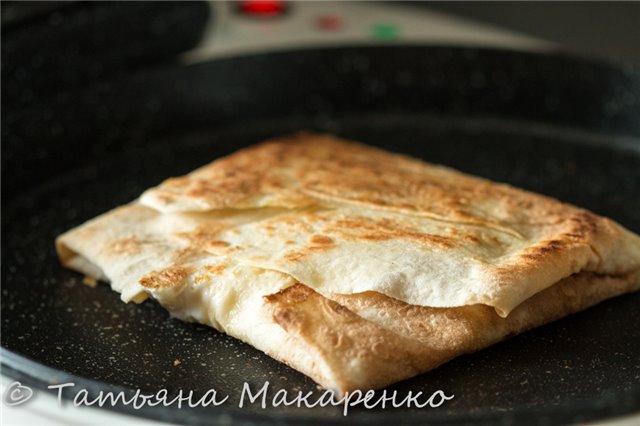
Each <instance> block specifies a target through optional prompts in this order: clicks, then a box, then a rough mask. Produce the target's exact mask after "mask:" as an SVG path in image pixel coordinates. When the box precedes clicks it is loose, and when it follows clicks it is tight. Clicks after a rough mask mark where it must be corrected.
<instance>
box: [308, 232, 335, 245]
mask: <svg viewBox="0 0 640 426" xmlns="http://www.w3.org/2000/svg"><path fill="white" fill-rule="evenodd" d="M309 242H310V243H311V244H314V245H320V246H328V245H332V244H333V240H332V239H331V238H329V237H327V236H326V235H312V236H311V237H310V238H309Z"/></svg>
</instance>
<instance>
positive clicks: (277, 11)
mask: <svg viewBox="0 0 640 426" xmlns="http://www.w3.org/2000/svg"><path fill="white" fill-rule="evenodd" d="M239 8H240V11H241V12H242V13H243V14H245V15H255V16H274V15H281V14H283V13H284V12H285V10H286V9H287V7H286V4H285V2H284V1H277V0H244V1H240V2H239Z"/></svg>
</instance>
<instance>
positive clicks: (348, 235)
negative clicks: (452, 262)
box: [327, 217, 458, 248]
mask: <svg viewBox="0 0 640 426" xmlns="http://www.w3.org/2000/svg"><path fill="white" fill-rule="evenodd" d="M327 231H332V233H333V234H337V235H339V236H340V237H341V238H343V239H345V240H359V239H363V240H369V241H384V240H391V239H408V240H413V241H415V242H418V243H420V244H424V245H429V246H437V247H440V248H454V247H456V246H457V245H458V242H457V241H456V238H452V237H448V236H444V235H435V234H426V233H423V232H419V231H416V230H414V229H413V227H412V226H411V225H410V224H408V223H403V222H400V221H397V220H393V219H386V218H384V219H371V218H366V217H352V218H346V219H340V220H337V221H335V222H333V223H331V224H330V225H329V227H328V228H327Z"/></svg>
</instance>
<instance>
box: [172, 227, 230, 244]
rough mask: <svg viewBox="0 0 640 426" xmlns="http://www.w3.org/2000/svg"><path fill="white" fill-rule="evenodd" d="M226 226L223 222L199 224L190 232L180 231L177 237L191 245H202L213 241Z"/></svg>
mask: <svg viewBox="0 0 640 426" xmlns="http://www.w3.org/2000/svg"><path fill="white" fill-rule="evenodd" d="M227 227H228V226H227V225H226V224H224V223H220V222H217V223H207V224H205V225H200V226H198V227H197V228H196V229H194V230H193V231H190V232H180V233H178V234H176V236H177V237H179V238H182V239H185V240H187V241H189V242H190V243H191V245H192V247H204V246H205V245H207V244H211V243H215V242H216V241H218V240H216V237H217V235H218V234H219V233H220V232H221V231H223V230H224V229H226V228H227Z"/></svg>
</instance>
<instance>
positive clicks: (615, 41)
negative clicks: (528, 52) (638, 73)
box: [407, 1, 640, 63]
mask: <svg viewBox="0 0 640 426" xmlns="http://www.w3.org/2000/svg"><path fill="white" fill-rule="evenodd" d="M407 3H409V4H410V5H411V6H419V7H429V8H432V9H434V10H438V11H441V12H447V13H451V14H454V15H459V16H462V17H467V18H472V19H475V20H478V21H482V22H486V23H489V24H493V25H495V26H499V27H503V28H508V29H511V30H514V31H517V32H520V33H523V34H528V35H532V36H535V37H537V38H540V39H544V40H548V41H552V42H555V43H557V44H559V45H561V46H564V47H565V48H566V49H567V50H569V51H572V52H577V53H580V54H582V55H587V56H592V57H597V58H602V59H605V60H623V61H632V62H635V63H640V2H637V1H635V2H566V1H551V2H471V1H463V2H440V1H436V2H428V3H427V2H407Z"/></svg>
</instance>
